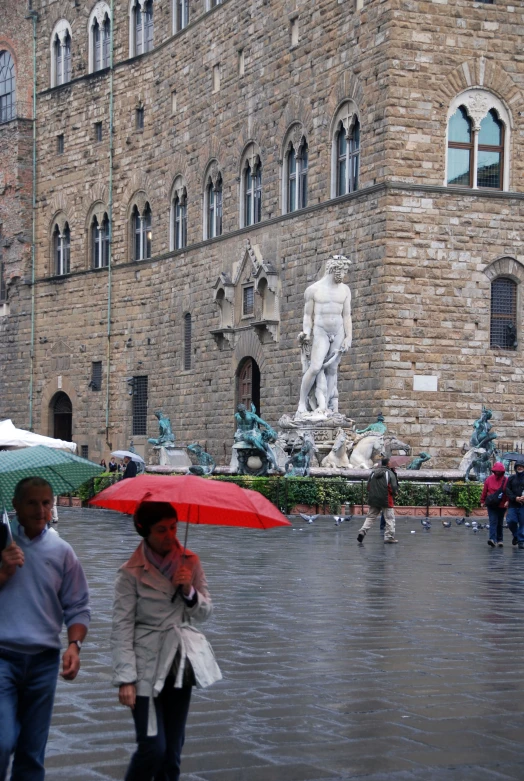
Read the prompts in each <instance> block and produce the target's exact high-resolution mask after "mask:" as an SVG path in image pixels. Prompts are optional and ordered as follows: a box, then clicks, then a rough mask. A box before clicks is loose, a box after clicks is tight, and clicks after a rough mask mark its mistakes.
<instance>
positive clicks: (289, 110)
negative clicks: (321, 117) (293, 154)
mask: <svg viewBox="0 0 524 781" xmlns="http://www.w3.org/2000/svg"><path fill="white" fill-rule="evenodd" d="M293 125H301V126H302V129H303V134H304V135H305V136H306V137H308V136H310V135H311V134H312V132H313V115H312V112H311V106H310V105H308V104H307V103H306V102H305V101H304V100H303V99H302V98H301V97H300V96H298V95H294V96H293V97H292V98H291V99H290V100H289V101H288V103H287V105H286V108H285V109H284V111H283V112H282V116H281V117H280V121H279V123H278V127H277V133H276V139H277V143H278V144H279V145H282V143H283V141H284V137H285V136H286V135H287V133H288V132H289V130H290V129H291V128H292V127H293Z"/></svg>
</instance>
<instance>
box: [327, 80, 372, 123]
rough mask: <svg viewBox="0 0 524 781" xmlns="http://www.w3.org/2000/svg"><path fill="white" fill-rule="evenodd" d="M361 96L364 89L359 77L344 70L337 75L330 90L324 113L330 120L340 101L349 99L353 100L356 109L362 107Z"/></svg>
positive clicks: (362, 96)
mask: <svg viewBox="0 0 524 781" xmlns="http://www.w3.org/2000/svg"><path fill="white" fill-rule="evenodd" d="M363 98H364V91H363V89H362V83H361V81H360V79H359V78H358V76H356V75H355V74H354V73H353V72H352V71H345V72H344V73H342V74H341V75H340V76H339V77H338V79H337V83H336V84H335V86H334V87H333V89H332V90H331V93H330V95H329V98H328V101H327V105H326V113H325V115H326V117H328V118H329V121H331V120H332V118H333V116H334V115H335V114H336V112H337V111H338V109H339V108H340V106H341V105H342V103H344V102H345V101H349V100H351V101H353V103H355V104H356V106H357V108H358V109H362V104H363Z"/></svg>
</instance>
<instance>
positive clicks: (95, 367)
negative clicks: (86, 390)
mask: <svg viewBox="0 0 524 781" xmlns="http://www.w3.org/2000/svg"><path fill="white" fill-rule="evenodd" d="M91 390H94V391H99V390H102V361H93V363H92V364H91Z"/></svg>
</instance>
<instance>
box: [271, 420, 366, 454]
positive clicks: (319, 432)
mask: <svg viewBox="0 0 524 781" xmlns="http://www.w3.org/2000/svg"><path fill="white" fill-rule="evenodd" d="M278 425H279V428H280V431H279V435H278V442H277V443H278V444H279V445H281V447H282V448H283V449H284V450H285V451H286V453H287V454H288V455H289V454H290V453H291V451H292V450H293V449H294V450H295V451H296V450H298V449H299V448H300V445H301V442H302V441H303V440H304V438H309V439H311V440H313V441H314V443H315V452H314V453H312V454H311V466H312V467H318V466H320V464H321V462H322V459H323V458H325V456H327V455H328V453H329V452H330V451H331V448H332V447H333V444H334V442H335V439H336V436H337V432H338V431H339V429H343V430H344V431H345V432H346V435H347V439H348V442H351V440H353V439H354V437H355V432H354V430H353V427H354V421H353V420H351V418H346V417H345V415H342V414H340V413H336V414H334V415H332V416H331V417H329V418H325V417H320V418H319V417H316V418H315V417H314V416H313V415H311V416H310V417H307V416H304V417H303V418H300V419H298V420H294V419H293V418H292V417H291V416H289V415H283V416H282V417H281V418H280V420H279V421H278Z"/></svg>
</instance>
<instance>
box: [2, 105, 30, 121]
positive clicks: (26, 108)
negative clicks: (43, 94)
mask: <svg viewBox="0 0 524 781" xmlns="http://www.w3.org/2000/svg"><path fill="white" fill-rule="evenodd" d="M14 119H33V107H32V104H31V103H28V102H26V101H24V100H15V101H14V102H13V103H10V104H8V105H0V125H5V124H6V123H7V122H12V121H13V120H14Z"/></svg>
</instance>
